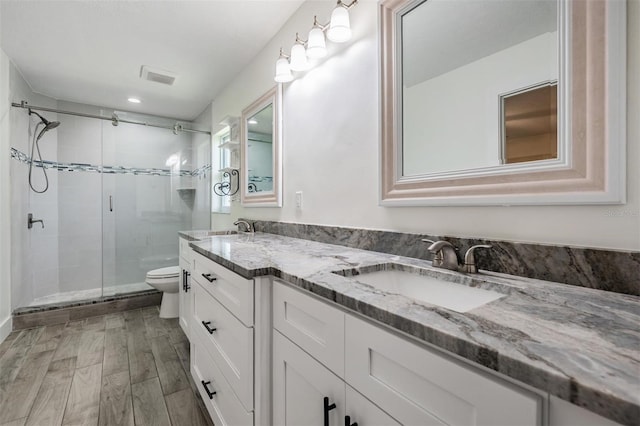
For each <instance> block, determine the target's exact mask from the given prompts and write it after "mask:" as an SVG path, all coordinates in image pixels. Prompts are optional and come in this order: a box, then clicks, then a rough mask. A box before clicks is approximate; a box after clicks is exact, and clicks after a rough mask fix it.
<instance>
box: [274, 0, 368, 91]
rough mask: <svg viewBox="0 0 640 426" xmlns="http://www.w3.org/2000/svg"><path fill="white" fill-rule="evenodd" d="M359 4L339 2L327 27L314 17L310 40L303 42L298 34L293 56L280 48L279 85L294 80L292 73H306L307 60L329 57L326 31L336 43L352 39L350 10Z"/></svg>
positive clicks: (278, 62) (277, 72)
mask: <svg viewBox="0 0 640 426" xmlns="http://www.w3.org/2000/svg"><path fill="white" fill-rule="evenodd" d="M357 3H358V0H353V1H352V2H351V3H349V4H346V3H344V2H343V1H342V0H338V1H337V4H336V7H335V8H334V9H333V11H332V12H331V20H330V21H329V23H327V24H326V25H321V24H320V23H319V22H318V18H317V17H316V16H314V17H313V26H312V27H311V30H310V31H309V38H308V40H302V39H301V38H300V37H299V36H298V33H296V41H295V44H294V45H293V47H292V48H291V56H287V55H286V54H284V53H283V51H282V48H280V56H279V57H278V60H277V61H276V75H275V77H274V80H275V81H276V82H278V83H288V82H290V81H292V80H293V74H291V71H306V70H308V69H309V68H311V64H310V63H309V61H308V60H307V59H320V58H323V57H325V56H326V55H327V45H326V41H325V34H324V33H325V31H326V33H327V38H328V39H329V40H331V41H332V42H334V43H344V42H346V41H348V40H349V39H351V24H350V21H349V9H350V8H352V7H353V6H355V5H356V4H357Z"/></svg>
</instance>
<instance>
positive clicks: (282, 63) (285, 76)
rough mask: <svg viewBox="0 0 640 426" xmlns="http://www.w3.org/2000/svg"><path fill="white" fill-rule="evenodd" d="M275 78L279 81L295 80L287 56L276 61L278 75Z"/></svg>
mask: <svg viewBox="0 0 640 426" xmlns="http://www.w3.org/2000/svg"><path fill="white" fill-rule="evenodd" d="M274 80H275V81H276V82H278V83H288V82H290V81H291V80H293V75H292V74H291V68H290V67H289V61H287V58H280V59H278V60H277V61H276V76H275V77H274Z"/></svg>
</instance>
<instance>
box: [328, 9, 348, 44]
mask: <svg viewBox="0 0 640 426" xmlns="http://www.w3.org/2000/svg"><path fill="white" fill-rule="evenodd" d="M327 37H328V38H329V40H331V41H333V42H335V43H343V42H345V41H348V40H349V39H350V38H351V25H350V24H349V11H348V10H347V8H346V7H344V6H342V4H338V5H337V6H336V8H335V9H333V12H331V23H330V24H329V30H328V31H327Z"/></svg>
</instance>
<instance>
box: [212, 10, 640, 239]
mask: <svg viewBox="0 0 640 426" xmlns="http://www.w3.org/2000/svg"><path fill="white" fill-rule="evenodd" d="M331 7H332V3H331V2H317V3H316V2H307V3H305V4H303V5H302V6H301V8H300V9H299V10H298V11H297V12H296V13H295V14H294V16H293V17H292V18H291V19H290V20H289V21H288V22H287V24H285V26H284V27H283V29H282V30H281V31H280V32H279V33H278V34H277V35H276V37H275V38H274V39H273V40H272V41H271V42H269V43H268V45H267V46H266V47H265V48H264V49H263V51H262V52H261V53H260V54H259V55H258V56H257V57H256V58H254V60H253V61H252V62H251V63H250V64H249V65H248V66H247V68H246V69H245V70H244V72H242V73H241V74H240V75H238V77H237V78H236V79H235V80H234V81H233V82H232V83H231V84H230V85H229V86H228V87H227V88H226V89H225V91H224V92H223V93H222V94H221V95H220V96H218V97H217V98H216V99H214V102H213V110H212V116H213V123H218V122H219V121H220V119H222V118H223V117H224V116H225V115H239V114H240V112H241V111H242V109H243V108H244V107H246V106H247V105H249V104H250V103H251V102H252V101H254V100H255V99H257V98H258V97H259V96H260V95H262V94H263V93H265V92H266V91H267V90H268V89H269V88H270V87H272V86H273V85H274V82H273V72H274V64H275V60H276V59H277V56H278V50H279V47H280V46H283V47H285V48H289V47H290V46H291V43H292V41H293V38H294V36H295V33H296V31H299V32H300V33H301V34H303V35H304V34H306V32H307V31H308V30H309V27H310V25H311V23H312V20H313V15H314V14H317V15H318V18H319V19H320V20H321V21H322V20H325V19H327V18H328V16H329V13H330V10H331ZM351 18H352V19H351V21H352V22H351V23H352V28H353V29H354V38H353V39H352V41H350V42H349V43H347V44H346V45H345V46H336V45H331V46H330V54H329V56H328V57H327V58H325V60H323V62H322V63H321V64H320V65H319V66H317V67H316V68H314V69H313V70H311V71H309V72H307V73H306V75H304V77H302V78H298V79H297V80H295V81H293V82H292V83H288V84H286V85H285V87H284V105H283V107H284V108H283V109H284V133H283V136H284V194H283V195H284V197H283V200H284V205H283V207H282V208H243V207H241V206H239V205H238V204H237V203H235V204H234V206H233V207H232V214H231V215H221V214H213V215H212V226H213V227H214V228H225V227H229V226H231V223H232V222H233V220H234V219H235V218H237V217H239V216H243V217H248V218H255V219H264V220H280V221H287V222H302V223H312V224H323V225H336V226H351V227H363V228H373V229H387V230H395V231H401V232H423V233H429V234H435V235H450V236H463V237H484V238H490V239H503V240H511V241H528V242H537V243H550V244H560V245H573V246H587V247H600V248H614V249H627V250H639V249H640V187H639V182H640V151H639V150H640V144H639V143H638V140H639V139H640V121H639V120H637V119H635V117H638V115H640V103H639V102H640V96H638V94H639V93H640V3H638V2H634V1H632V2H629V7H628V23H629V36H628V72H627V75H628V93H629V100H628V117H629V118H630V119H629V120H628V129H627V131H628V150H627V159H628V160H627V162H628V164H627V170H628V176H627V182H628V202H627V204H626V205H621V206H517V207H395V208H389V207H380V206H378V185H379V176H378V143H379V141H378V127H379V118H378V116H379V114H378V102H379V81H378V69H379V66H378V44H377V29H376V25H377V8H376V2H375V1H362V2H360V3H358V5H357V6H356V7H354V8H353V9H351ZM296 191H303V193H304V209H303V210H302V211H297V210H296V209H295V192H296Z"/></svg>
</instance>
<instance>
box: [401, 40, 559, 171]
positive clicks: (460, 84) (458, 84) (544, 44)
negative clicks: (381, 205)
mask: <svg viewBox="0 0 640 426" xmlns="http://www.w3.org/2000/svg"><path fill="white" fill-rule="evenodd" d="M557 36H558V34H557V32H553V33H545V34H542V35H539V36H537V37H534V38H532V39H529V40H527V41H525V42H523V43H519V44H516V45H514V46H511V47H509V48H507V49H504V50H501V51H499V52H495V53H493V54H491V55H489V56H485V57H484V58H482V59H479V60H477V61H474V62H471V63H469V64H466V65H464V66H462V67H459V68H456V69H454V70H451V71H449V72H447V73H445V74H441V75H439V76H437V77H434V78H431V79H429V80H426V81H423V82H421V83H418V84H415V85H413V86H410V87H406V86H405V87H404V89H403V105H404V106H403V127H402V132H403V141H402V147H403V150H404V153H403V167H404V168H403V174H404V175H405V176H411V175H419V174H424V173H429V172H443V171H451V170H465V169H473V168H479V167H491V166H497V165H499V164H501V150H500V145H501V141H500V127H501V122H500V102H499V100H500V96H501V95H503V94H505V93H508V92H512V91H514V90H519V89H523V88H525V87H529V86H532V85H534V84H540V83H542V82H547V81H552V80H557V79H558V60H557V45H558V43H557ZM470 141H473V143H469V142H470Z"/></svg>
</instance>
